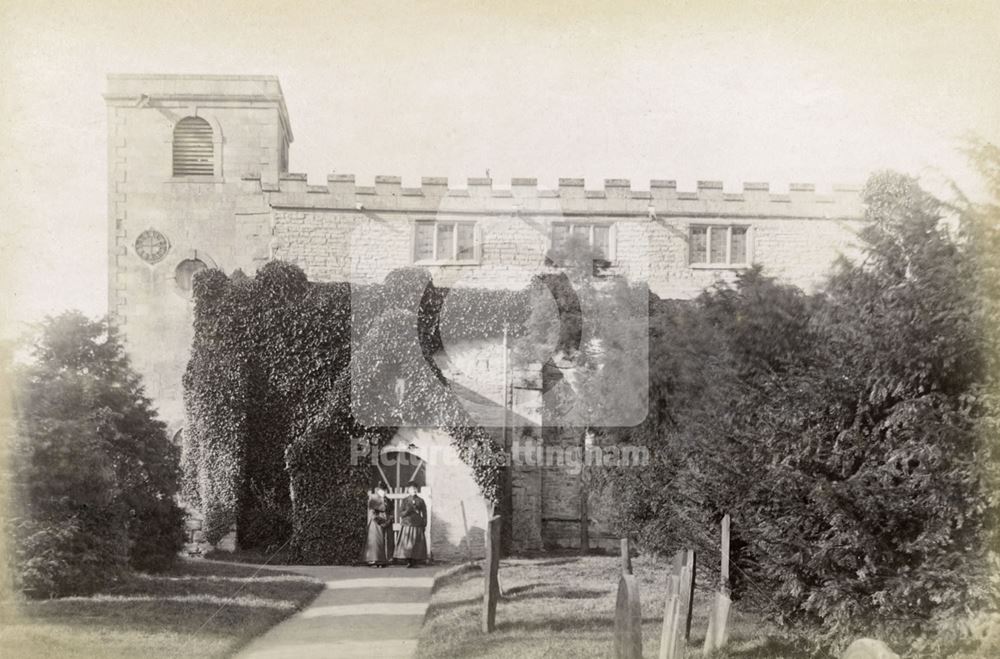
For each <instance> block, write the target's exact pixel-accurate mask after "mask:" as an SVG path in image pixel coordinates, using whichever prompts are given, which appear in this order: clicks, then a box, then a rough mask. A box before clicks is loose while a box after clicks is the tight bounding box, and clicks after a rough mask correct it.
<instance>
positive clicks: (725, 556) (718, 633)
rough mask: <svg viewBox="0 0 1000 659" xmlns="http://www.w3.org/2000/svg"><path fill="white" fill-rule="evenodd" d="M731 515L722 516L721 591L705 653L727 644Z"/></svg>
mask: <svg viewBox="0 0 1000 659" xmlns="http://www.w3.org/2000/svg"><path fill="white" fill-rule="evenodd" d="M729 523H730V519H729V515H726V516H725V517H723V518H722V543H721V550H722V551H721V554H722V559H721V561H722V562H721V565H720V566H719V567H720V569H719V592H718V593H716V595H715V606H713V607H712V610H711V611H710V612H709V615H708V631H707V632H706V633H705V647H704V651H703V654H705V655H707V654H709V653H710V652H713V651H715V650H719V649H721V648H722V647H723V646H724V645H725V644H726V638H727V632H728V631H729V630H728V629H726V625H727V623H728V621H729V607H730V605H731V604H732V600H730V598H729V596H730V584H729Z"/></svg>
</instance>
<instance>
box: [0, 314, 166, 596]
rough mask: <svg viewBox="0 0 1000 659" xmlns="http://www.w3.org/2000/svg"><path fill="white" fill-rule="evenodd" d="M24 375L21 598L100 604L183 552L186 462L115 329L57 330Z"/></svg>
mask: <svg viewBox="0 0 1000 659" xmlns="http://www.w3.org/2000/svg"><path fill="white" fill-rule="evenodd" d="M30 354H31V358H32V360H31V363H30V364H28V365H27V366H25V367H24V368H22V369H21V371H20V372H19V373H18V374H17V382H18V387H17V391H18V396H17V399H16V422H17V423H16V436H15V446H14V451H13V467H14V483H13V494H14V502H15V516H14V517H13V519H12V523H13V527H14V528H13V532H14V536H15V537H16V539H17V540H16V542H15V561H16V564H17V569H18V574H19V575H20V585H21V587H22V589H24V590H25V591H26V592H28V593H30V594H33V595H42V596H51V595H64V594H69V593H83V592H90V591H93V590H94V589H96V588H98V587H100V586H102V585H105V584H106V583H108V582H109V581H113V580H114V579H115V578H116V577H118V576H119V575H120V574H122V572H123V571H124V570H126V569H127V568H128V567H133V568H138V569H157V568H161V567H165V566H166V565H168V564H169V563H170V562H172V560H173V559H174V557H175V556H176V554H177V552H178V551H179V550H180V548H181V545H182V543H183V514H182V512H181V510H180V508H179V507H178V506H177V504H176V502H175V501H174V495H175V494H176V493H177V487H178V475H179V472H178V462H177V461H178V455H177V448H176V447H174V446H173V445H172V444H171V443H170V441H169V439H168V438H167V436H166V432H165V426H164V424H163V423H162V422H161V421H159V420H157V419H156V413H155V411H153V409H152V408H151V405H150V402H149V400H148V399H147V398H146V397H145V396H144V394H143V391H142V386H141V382H140V378H139V376H138V375H137V374H136V373H135V372H134V371H133V370H132V369H131V367H130V365H129V362H128V358H127V357H126V356H125V354H124V351H123V349H122V346H121V344H120V342H119V341H118V339H117V337H116V335H115V334H114V331H113V330H111V329H109V327H108V325H107V323H106V322H97V321H91V320H88V319H87V318H85V317H84V316H83V315H81V314H79V313H78V312H68V313H64V314H62V315H60V316H57V317H55V318H49V319H47V320H46V322H45V323H44V324H43V326H42V328H41V331H40V333H39V334H38V336H37V337H36V338H35V339H34V341H33V343H32V344H31V346H30Z"/></svg>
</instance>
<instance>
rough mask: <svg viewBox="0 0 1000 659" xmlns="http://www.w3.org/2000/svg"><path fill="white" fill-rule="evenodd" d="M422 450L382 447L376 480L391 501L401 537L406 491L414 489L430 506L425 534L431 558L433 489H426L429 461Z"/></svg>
mask: <svg viewBox="0 0 1000 659" xmlns="http://www.w3.org/2000/svg"><path fill="white" fill-rule="evenodd" d="M420 453H421V452H420V450H419V448H418V447H416V446H415V445H413V444H405V443H402V442H399V441H396V442H392V443H390V444H389V445H387V446H384V447H382V449H381V451H379V459H378V462H376V465H375V466H376V473H375V474H373V476H374V480H375V481H376V482H377V483H378V484H379V485H381V486H383V487H384V488H385V490H386V493H387V494H386V498H387V499H389V500H390V501H392V511H393V512H392V516H393V524H392V529H393V532H394V533H398V532H399V530H400V528H401V526H402V525H401V523H400V514H399V501H400V500H401V499H405V498H406V497H407V496H408V495H407V494H406V488H407V487H409V486H410V485H413V486H415V487H416V488H417V493H418V495H419V496H420V498H421V499H423V500H424V503H425V504H426V505H427V528H426V529H425V530H424V532H425V534H426V538H427V552H428V556H431V554H432V550H431V547H432V546H433V545H432V543H431V538H432V535H431V519H432V516H431V505H432V504H431V488H429V487H427V479H428V477H427V471H428V465H427V460H426V459H425V458H424V457H423V456H422V455H420Z"/></svg>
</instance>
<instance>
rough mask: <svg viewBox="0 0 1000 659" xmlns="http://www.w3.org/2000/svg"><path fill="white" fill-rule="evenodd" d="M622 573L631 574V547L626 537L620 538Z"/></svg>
mask: <svg viewBox="0 0 1000 659" xmlns="http://www.w3.org/2000/svg"><path fill="white" fill-rule="evenodd" d="M622 574H632V547H631V546H630V543H629V540H628V538H622Z"/></svg>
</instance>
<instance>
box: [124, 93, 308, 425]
mask: <svg viewBox="0 0 1000 659" xmlns="http://www.w3.org/2000/svg"><path fill="white" fill-rule="evenodd" d="M105 99H106V101H107V106H108V230H109V234H108V243H109V246H110V249H109V255H108V258H109V261H108V271H109V273H110V282H109V291H108V293H109V299H108V309H109V311H110V313H111V315H112V318H113V319H114V322H115V323H116V325H117V326H118V327H119V329H120V331H121V332H122V335H123V337H124V338H125V340H126V345H127V347H128V349H129V355H130V357H131V359H132V360H133V363H134V364H135V366H136V368H137V369H138V371H139V372H140V373H142V374H143V377H144V378H145V382H146V387H147V391H148V393H149V395H150V396H151V397H152V398H153V399H154V400H155V401H156V403H157V405H158V407H159V410H160V415H161V417H162V418H164V419H165V420H166V421H167V422H168V423H169V424H170V430H171V432H176V431H177V430H178V429H179V427H180V424H181V420H182V418H183V406H182V392H181V388H180V387H181V375H182V374H183V372H184V368H185V364H186V361H187V354H188V351H189V349H190V346H191V339H192V336H193V331H192V327H191V320H192V313H191V312H192V309H191V307H192V303H191V278H192V275H193V274H194V273H195V272H196V271H198V270H200V269H203V268H206V267H210V268H211V267H221V268H223V269H224V270H225V271H226V272H232V271H233V270H235V269H236V268H243V269H244V270H246V271H248V272H253V271H254V270H255V269H256V267H257V265H258V264H260V263H262V262H264V261H266V260H267V259H268V258H269V256H270V254H269V252H268V238H269V234H270V229H269V222H268V219H269V215H270V210H269V208H268V207H267V206H265V205H263V203H262V202H263V199H262V197H261V195H260V194H259V193H257V194H252V193H251V194H247V193H246V192H245V186H243V185H241V179H242V177H243V176H247V175H252V176H256V177H259V178H260V180H261V181H262V182H264V181H266V182H271V183H277V181H278V178H279V176H280V175H281V174H282V173H284V172H286V171H287V169H288V147H289V144H291V142H292V129H291V125H290V124H289V122H288V111H287V110H286V109H285V101H284V98H283V96H282V94H281V86H280V85H279V84H278V80H277V78H274V77H269V76H185V75H110V76H108V87H107V93H106V94H105Z"/></svg>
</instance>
